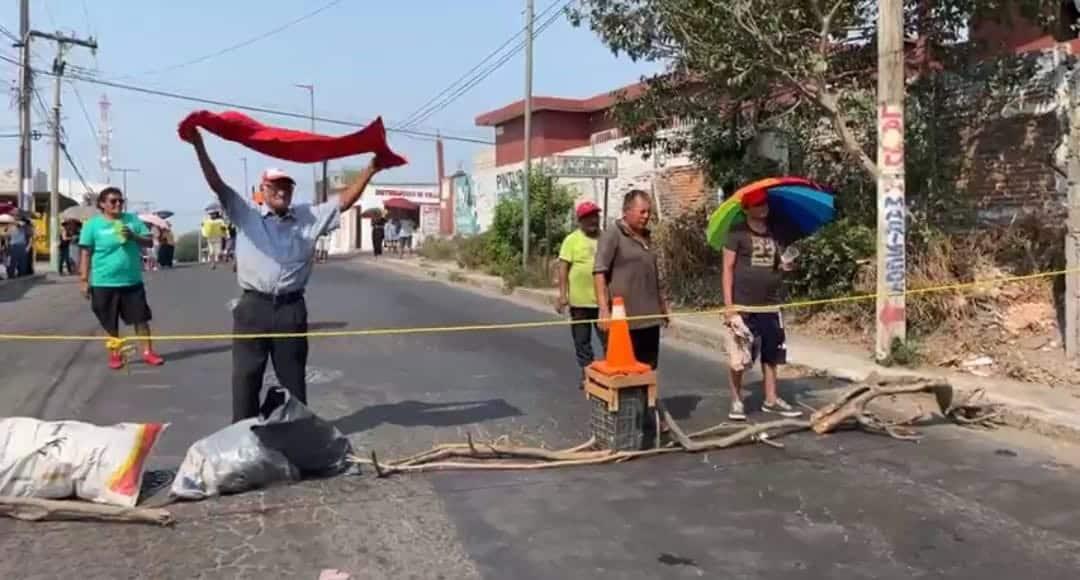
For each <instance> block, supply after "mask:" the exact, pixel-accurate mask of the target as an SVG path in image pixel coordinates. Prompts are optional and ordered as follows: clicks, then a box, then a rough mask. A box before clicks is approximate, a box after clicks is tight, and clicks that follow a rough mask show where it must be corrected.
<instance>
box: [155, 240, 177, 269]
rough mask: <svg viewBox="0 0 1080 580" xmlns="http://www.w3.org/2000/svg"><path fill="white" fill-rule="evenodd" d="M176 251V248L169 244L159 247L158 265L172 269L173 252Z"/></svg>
mask: <svg viewBox="0 0 1080 580" xmlns="http://www.w3.org/2000/svg"><path fill="white" fill-rule="evenodd" d="M175 250H176V247H175V246H172V245H169V244H162V245H160V246H158V265H159V266H161V267H162V268H172V266H173V252H174V251H175Z"/></svg>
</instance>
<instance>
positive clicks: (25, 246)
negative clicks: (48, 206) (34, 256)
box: [7, 217, 34, 278]
mask: <svg viewBox="0 0 1080 580" xmlns="http://www.w3.org/2000/svg"><path fill="white" fill-rule="evenodd" d="M7 240H8V268H7V274H8V278H18V277H20V276H28V275H30V274H31V273H32V272H31V271H30V261H31V256H30V244H31V243H33V240H34V238H33V234H32V233H31V230H30V227H29V224H28V223H27V221H26V219H25V218H23V217H19V218H18V220H16V222H15V225H14V226H12V227H10V228H9V229H8V236H7Z"/></svg>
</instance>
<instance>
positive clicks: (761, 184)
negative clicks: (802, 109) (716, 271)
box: [706, 177, 835, 421]
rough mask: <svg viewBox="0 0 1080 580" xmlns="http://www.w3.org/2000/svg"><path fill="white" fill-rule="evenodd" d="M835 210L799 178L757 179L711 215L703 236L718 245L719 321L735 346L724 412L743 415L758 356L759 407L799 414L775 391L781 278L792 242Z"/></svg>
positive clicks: (780, 360)
mask: <svg viewBox="0 0 1080 580" xmlns="http://www.w3.org/2000/svg"><path fill="white" fill-rule="evenodd" d="M834 216H835V207H834V203H833V196H832V195H830V194H829V193H828V192H826V191H825V190H824V189H823V188H822V187H821V186H818V185H816V184H814V183H813V182H810V181H808V180H805V179H801V178H798V177H779V178H770V179H763V180H761V181H756V182H754V183H751V184H750V185H747V186H745V187H743V188H742V189H739V190H738V191H736V192H735V193H734V194H732V196H731V197H730V198H728V199H727V200H725V201H724V203H722V204H721V205H720V207H719V208H717V210H716V211H715V212H713V214H712V216H710V218H709V225H708V227H707V229H706V239H707V240H708V242H709V245H711V246H712V247H713V248H715V249H717V250H722V251H723V256H724V257H723V259H724V263H723V292H724V305H725V307H726V309H725V314H724V316H725V325H726V326H727V328H728V330H729V332H730V334H731V336H730V337H729V338H730V340H729V344H734V345H735V347H736V348H735V352H734V353H733V356H732V363H733V364H732V365H731V366H730V386H731V410H730V412H729V413H728V418H729V419H731V420H734V421H743V420H746V409H745V404H744V403H743V392H742V379H743V373H744V372H745V370H746V368H748V367H749V366H750V365H752V364H753V363H754V361H755V360H757V359H758V358H760V359H761V371H762V375H763V376H764V383H765V384H764V386H765V402H764V404H763V405H762V411H764V412H766V413H773V414H777V415H780V416H783V417H798V416H800V415H801V414H802V413H801V412H799V411H798V410H796V409H795V408H793V407H792V406H791V405H790V404H789V403H788V402H787V401H785V400H784V399H782V398H781V397H780V396H779V395H778V394H777V388H776V373H777V367H778V366H779V365H782V364H785V363H786V362H787V344H786V337H785V333H784V320H783V315H782V314H781V312H780V308H779V306H780V304H782V302H783V295H782V294H783V292H782V289H783V276H784V273H785V272H789V271H791V270H793V269H794V265H795V259H796V258H797V257H798V252H797V250H796V248H795V247H794V246H792V245H791V244H792V243H794V242H795V241H797V240H799V239H801V238H803V237H805V236H809V235H810V234H813V233H814V232H815V231H817V230H818V229H820V228H821V227H822V226H823V225H825V224H826V223H828V222H829V221H831V220H832V219H833V217H834Z"/></svg>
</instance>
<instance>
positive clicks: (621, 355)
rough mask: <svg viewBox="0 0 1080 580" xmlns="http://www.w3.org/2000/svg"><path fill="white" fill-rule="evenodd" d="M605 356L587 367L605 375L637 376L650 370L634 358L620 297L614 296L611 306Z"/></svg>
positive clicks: (628, 327)
mask: <svg viewBox="0 0 1080 580" xmlns="http://www.w3.org/2000/svg"><path fill="white" fill-rule="evenodd" d="M606 354H607V357H606V359H605V360H601V361H596V362H594V363H592V364H591V365H589V366H590V367H591V368H593V369H595V370H596V371H598V372H601V373H604V374H605V375H639V374H644V373H647V372H649V371H651V370H652V368H650V367H649V365H647V364H644V363H640V362H638V360H637V359H636V358H634V346H633V344H632V343H631V342H630V324H629V323H627V321H626V306H625V305H624V304H623V299H622V297H620V296H616V297H615V298H614V299H613V300H612V304H611V322H610V323H609V324H608V343H607V353H606Z"/></svg>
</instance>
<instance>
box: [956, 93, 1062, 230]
mask: <svg viewBox="0 0 1080 580" xmlns="http://www.w3.org/2000/svg"><path fill="white" fill-rule="evenodd" d="M1060 139H1061V129H1060V126H1059V123H1058V119H1057V117H1056V115H1054V114H1042V115H1023V116H1017V117H1011V118H1004V119H997V120H995V121H994V122H992V123H991V124H990V126H989V127H987V128H986V129H985V130H983V131H982V132H981V133H980V135H979V137H978V138H976V139H974V140H973V142H972V143H971V146H970V149H969V151H971V157H970V158H969V159H968V160H967V167H966V170H965V172H964V173H965V175H964V176H963V177H962V178H961V182H960V185H961V188H962V189H964V190H966V191H967V192H969V193H970V194H972V195H974V198H975V201H976V207H977V208H978V210H979V211H980V214H982V215H983V217H987V218H996V217H1002V218H1008V217H1010V216H1011V215H1012V214H1013V213H1015V212H1016V211H1023V212H1047V211H1050V212H1054V211H1055V207H1061V204H1062V200H1063V194H1062V192H1060V191H1059V190H1058V174H1057V172H1056V171H1055V170H1054V168H1053V167H1052V166H1051V160H1052V159H1053V154H1054V151H1055V149H1056V148H1057V146H1058V143H1059V142H1060Z"/></svg>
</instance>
